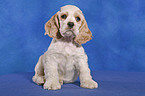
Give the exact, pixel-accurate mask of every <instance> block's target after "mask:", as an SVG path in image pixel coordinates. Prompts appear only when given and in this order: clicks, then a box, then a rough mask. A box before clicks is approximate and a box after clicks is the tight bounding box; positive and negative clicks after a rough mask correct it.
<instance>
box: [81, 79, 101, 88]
mask: <svg viewBox="0 0 145 96" xmlns="http://www.w3.org/2000/svg"><path fill="white" fill-rule="evenodd" d="M81 87H83V88H89V89H93V88H98V83H97V82H95V81H94V80H84V81H82V82H81Z"/></svg>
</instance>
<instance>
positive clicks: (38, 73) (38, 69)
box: [32, 55, 44, 85]
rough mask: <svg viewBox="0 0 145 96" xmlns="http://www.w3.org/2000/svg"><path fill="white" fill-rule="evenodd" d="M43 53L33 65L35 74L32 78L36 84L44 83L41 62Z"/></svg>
mask: <svg viewBox="0 0 145 96" xmlns="http://www.w3.org/2000/svg"><path fill="white" fill-rule="evenodd" d="M42 58H43V55H42V56H40V57H39V60H38V62H37V64H36V66H35V75H34V76H33V78H32V80H33V82H35V83H36V84H38V85H42V84H44V67H43V63H42Z"/></svg>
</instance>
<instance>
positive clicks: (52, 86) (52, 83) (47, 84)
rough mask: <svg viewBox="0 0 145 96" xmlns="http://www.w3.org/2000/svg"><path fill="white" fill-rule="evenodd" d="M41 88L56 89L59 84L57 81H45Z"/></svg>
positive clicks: (59, 87) (59, 86)
mask: <svg viewBox="0 0 145 96" xmlns="http://www.w3.org/2000/svg"><path fill="white" fill-rule="evenodd" d="M43 88H44V89H48V90H57V89H61V85H60V83H59V82H58V81H46V82H45V83H44V85H43Z"/></svg>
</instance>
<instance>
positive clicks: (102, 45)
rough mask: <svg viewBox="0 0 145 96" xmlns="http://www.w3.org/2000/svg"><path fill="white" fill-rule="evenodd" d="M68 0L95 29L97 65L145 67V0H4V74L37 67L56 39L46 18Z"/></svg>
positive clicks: (92, 46)
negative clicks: (48, 30)
mask: <svg viewBox="0 0 145 96" xmlns="http://www.w3.org/2000/svg"><path fill="white" fill-rule="evenodd" d="M68 4H71V5H76V6H78V7H79V8H80V9H81V10H82V11H83V13H84V15H85V17H86V20H87V22H88V26H89V28H90V30H91V31H92V33H93V39H92V40H91V41H90V42H88V43H86V44H84V45H83V46H84V48H85V50H86V53H87V54H88V57H89V66H90V68H91V70H116V71H145V0H0V74H8V73H14V72H31V71H33V70H34V66H35V64H36V63H37V60H38V58H39V56H40V55H41V54H43V53H44V52H45V51H46V50H47V48H48V46H49V44H50V42H51V40H52V38H49V37H48V36H44V24H45V23H46V22H47V20H49V19H50V17H51V16H53V15H54V14H55V13H56V12H57V11H58V10H59V9H60V7H61V6H64V5H68Z"/></svg>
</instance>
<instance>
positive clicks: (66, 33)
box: [63, 29, 75, 37]
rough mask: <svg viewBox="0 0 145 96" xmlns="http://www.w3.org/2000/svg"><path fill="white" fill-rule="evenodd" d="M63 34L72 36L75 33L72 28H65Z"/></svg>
mask: <svg viewBox="0 0 145 96" xmlns="http://www.w3.org/2000/svg"><path fill="white" fill-rule="evenodd" d="M63 35H64V36H65V37H74V36H75V34H74V31H73V30H70V29H69V30H66V31H65V33H63Z"/></svg>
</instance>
